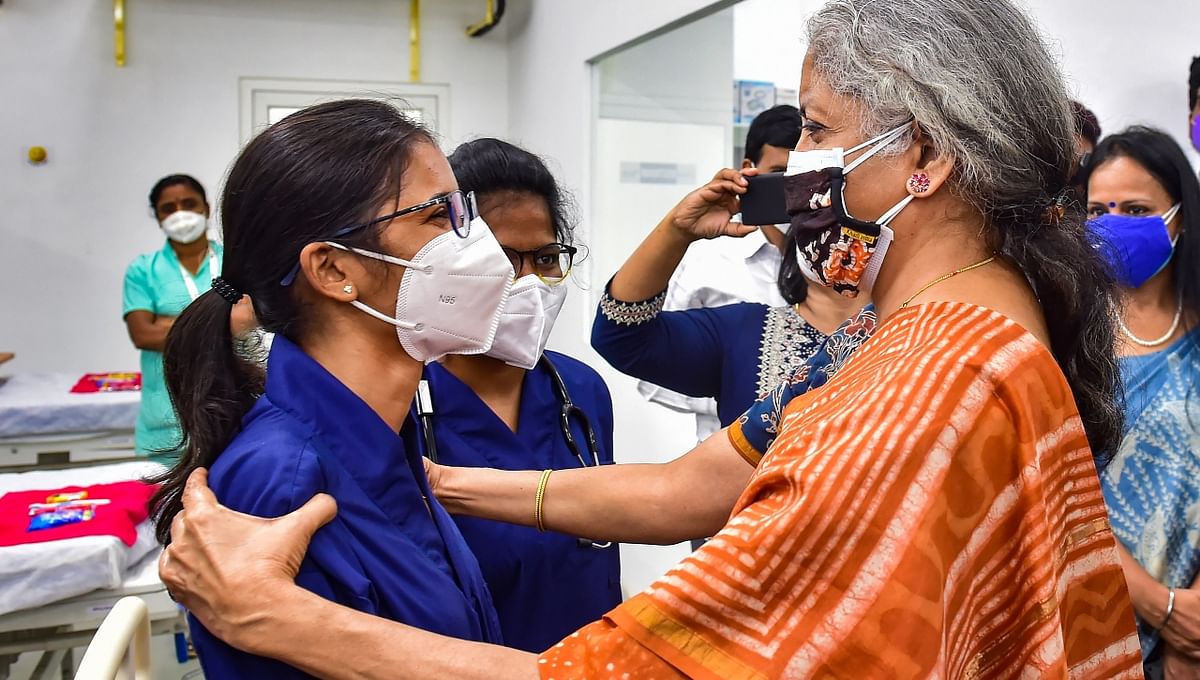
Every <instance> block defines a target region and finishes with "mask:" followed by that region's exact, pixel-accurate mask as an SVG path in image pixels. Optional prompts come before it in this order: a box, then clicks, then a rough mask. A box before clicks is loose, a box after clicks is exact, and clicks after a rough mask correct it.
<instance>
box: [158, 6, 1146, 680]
mask: <svg viewBox="0 0 1200 680" xmlns="http://www.w3.org/2000/svg"><path fill="white" fill-rule="evenodd" d="M808 33H809V42H810V47H809V54H808V57H807V59H806V61H805V64H804V69H803V74H802V84H801V91H800V107H801V110H802V111H803V112H804V115H805V125H804V136H803V137H802V139H801V141H800V144H799V146H798V152H797V153H796V154H794V155H793V157H792V159H791V163H790V165H791V166H792V167H791V170H792V172H793V174H792V176H791V177H789V179H788V182H789V184H788V195H789V204H790V205H789V210H790V211H791V212H792V214H793V227H792V228H793V229H801V230H804V233H807V234H808V235H809V238H808V241H807V242H806V243H805V244H804V245H803V247H802V248H801V252H802V254H803V257H804V260H805V262H806V264H807V269H808V270H809V275H810V276H811V278H812V279H813V280H814V281H816V282H819V283H821V284H825V285H830V286H833V287H835V288H837V289H838V290H841V291H845V292H847V293H857V292H859V291H865V288H866V286H865V282H867V281H870V280H875V281H877V283H876V285H875V287H874V289H873V290H872V291H871V295H872V297H873V298H874V300H875V301H876V308H877V312H878V316H879V319H880V325H879V328H878V330H876V331H875V332H874V334H873V335H872V336H871V337H870V339H869V340H867V342H866V343H865V344H864V345H863V346H862V347H861V348H859V349H858V350H857V352H856V353H855V355H854V357H853V359H852V360H851V361H849V362H848V363H846V364H845V365H844V367H842V368H840V370H838V371H837V372H836V374H835V375H833V376H832V378H830V379H829V381H828V382H827V383H826V384H825V385H824V386H823V387H822V388H821V389H819V390H815V391H812V392H809V393H807V394H805V395H804V396H802V397H799V398H797V399H796V400H794V401H793V402H792V403H791V404H790V406H789V407H788V410H787V412H786V415H785V417H784V419H783V420H782V427H781V428H780V431H779V432H778V437H777V438H776V439H775V440H774V443H773V445H771V446H770V448H769V450H765V449H766V446H764V445H763V444H764V440H763V439H762V438H760V436H759V435H762V434H764V433H763V432H761V431H759V429H760V428H757V425H756V421H751V420H745V421H743V422H741V423H739V424H735V425H734V426H732V427H731V428H730V429H729V431H728V432H726V433H725V434H722V435H718V436H715V437H713V438H710V439H709V440H708V441H706V442H705V443H704V444H702V445H700V446H699V447H698V448H697V449H696V450H694V451H692V452H691V453H689V454H687V455H686V456H684V457H683V458H681V459H679V460H677V461H675V462H672V463H668V464H665V465H658V466H654V465H616V466H607V467H605V468H589V469H588V470H564V471H560V472H555V473H553V475H551V473H550V472H549V471H543V472H541V473H538V472H501V471H495V470H480V469H457V468H438V467H436V466H432V467H430V469H429V473H430V481H431V484H432V486H433V488H434V491H435V493H436V494H437V495H438V496H439V498H440V499H441V500H442V501H443V502H444V503H445V505H446V506H447V508H449V509H451V510H452V511H456V512H460V513H465V514H475V515H480V516H486V517H490V518H493V519H502V520H507V521H511V522H517V523H526V524H535V525H536V526H538V527H539V528H548V529H550V530H558V531H564V532H567V533H571V534H573V535H578V536H592V537H596V538H597V539H611V540H620V541H623V542H629V541H646V542H668V541H673V540H679V539H682V538H687V537H690V536H697V535H713V536H714V538H713V540H712V541H710V542H709V543H708V544H706V545H705V546H704V547H703V548H702V549H700V550H699V551H697V552H696V553H695V554H694V555H692V556H691V557H689V558H688V559H686V560H685V561H684V562H683V563H682V564H681V565H680V566H679V567H678V568H676V569H674V570H673V571H671V572H670V573H668V574H667V575H666V576H665V577H663V578H662V579H660V580H659V581H658V582H656V583H655V584H654V585H653V586H651V587H650V588H649V589H648V590H647V591H646V592H644V593H642V594H640V595H638V596H636V597H634V598H632V599H631V600H629V601H627V602H626V603H624V604H623V605H621V606H619V607H617V608H616V609H614V610H613V611H611V612H610V613H609V614H608V615H607V616H606V617H605V619H604V620H603V621H600V622H597V623H594V624H591V625H589V626H587V627H585V628H583V629H581V630H580V631H578V632H576V633H574V634H572V635H571V636H569V637H568V638H567V639H565V640H563V641H562V642H561V643H559V644H558V645H556V646H555V647H554V648H552V649H551V650H549V651H547V652H546V653H544V654H542V655H540V656H535V655H531V654H525V653H521V652H516V651H512V650H506V649H503V648H500V647H494V646H487V645H481V644H474V643H466V642H460V641H456V640H452V639H449V638H444V637H438V636H436V635H433V634H429V633H424V632H420V631H417V630H413V629H411V628H405V627H403V626H401V625H399V624H395V623H391V622H386V621H382V620H377V619H372V618H370V617H369V616H364V615H361V614H357V613H355V612H352V611H350V610H348V609H341V608H338V607H336V606H335V605H332V604H330V603H327V602H324V601H322V600H321V599H320V598H317V597H315V596H311V595H309V594H308V593H306V592H304V591H302V590H300V589H298V588H295V587H294V586H292V585H291V583H290V579H291V576H292V573H294V567H295V565H296V564H298V563H299V562H300V559H299V557H300V556H301V555H302V554H303V551H304V546H305V543H306V539H307V537H308V535H309V534H311V533H312V532H313V531H314V530H315V529H316V528H317V527H318V526H319V525H320V524H321V523H322V522H323V521H325V520H326V519H327V518H328V517H329V516H330V514H331V513H332V512H333V508H332V507H331V504H330V503H329V502H328V500H327V499H324V498H319V499H316V500H314V501H313V502H312V503H310V505H309V506H307V507H306V508H304V509H302V510H301V511H297V514H294V515H292V516H289V517H287V518H284V519H283V520H279V521H276V522H274V523H270V522H267V521H264V520H257V519H253V518H247V517H242V516H238V515H236V514H234V513H231V512H230V511H228V510H225V509H223V508H220V507H219V506H217V505H216V504H215V503H214V502H213V500H212V498H211V496H210V495H209V494H208V493H207V490H206V489H205V488H204V486H203V479H204V478H203V474H200V475H197V476H196V477H194V478H193V480H192V485H191V488H190V489H189V491H188V494H187V504H188V510H187V512H186V513H185V515H181V516H180V517H184V518H185V519H183V520H180V519H177V520H176V524H177V526H175V527H174V528H173V535H174V536H175V539H176V544H174V545H172V546H171V547H170V549H168V550H167V552H166V553H165V555H164V558H163V559H164V562H163V565H162V569H161V571H162V575H163V577H164V579H165V580H166V582H167V583H168V584H169V585H170V587H171V588H172V589H173V592H174V593H175V594H176V595H177V596H178V597H179V598H180V599H181V600H182V601H184V602H185V603H186V604H187V605H188V606H189V608H191V609H192V611H193V612H194V613H195V614H196V616H197V617H199V618H200V620H202V621H203V622H204V623H205V625H206V626H208V627H209V628H210V629H211V630H213V631H214V632H216V633H217V634H218V635H221V636H222V637H225V638H226V639H228V640H229V641H230V642H231V643H233V644H234V645H238V646H242V647H245V648H246V649H248V650H250V651H253V652H254V653H257V654H264V655H268V656H275V657H278V658H281V659H285V660H287V661H288V662H289V663H291V664H293V665H297V666H301V667H303V668H306V669H308V670H309V671H310V672H313V673H316V674H318V675H321V676H324V677H338V678H341V677H345V678H350V677H356V678H362V677H389V678H395V677H429V678H435V677H436V678H440V677H459V678H532V677H536V676H537V675H539V674H540V675H541V676H542V677H547V678H550V677H553V678H564V677H565V678H577V677H587V678H593V677H595V678H601V677H603V678H609V677H613V678H671V677H684V676H687V677H701V678H766V677H789V678H800V677H854V678H866V677H1016V676H1018V675H1031V676H1035V677H1105V678H1113V677H1138V676H1139V675H1140V673H1141V665H1140V655H1139V653H1138V642H1137V636H1136V633H1135V631H1134V624H1133V612H1132V608H1131V605H1130V603H1129V599H1128V596H1127V593H1126V590H1125V584H1124V578H1123V576H1122V572H1121V566H1120V563H1119V559H1118V555H1117V551H1116V547H1115V542H1114V540H1113V537H1112V534H1111V531H1110V529H1109V526H1108V522H1107V519H1106V515H1105V512H1104V504H1103V498H1102V496H1101V493H1100V488H1099V485H1098V482H1097V477H1096V471H1095V460H1094V457H1093V451H1095V452H1096V454H1097V455H1099V456H1103V455H1106V454H1109V453H1110V452H1111V451H1112V450H1113V449H1114V447H1115V446H1116V444H1117V440H1118V438H1119V433H1120V412H1119V410H1118V409H1117V408H1116V406H1115V405H1114V401H1115V400H1114V392H1115V389H1116V379H1117V373H1116V364H1115V360H1114V358H1113V354H1112V347H1113V344H1114V334H1113V323H1112V310H1113V303H1112V297H1111V293H1110V289H1111V282H1110V281H1109V280H1108V278H1107V276H1106V275H1105V273H1104V269H1103V265H1102V264H1101V263H1100V262H1099V261H1098V260H1097V258H1096V255H1095V254H1094V253H1093V252H1092V250H1091V249H1090V248H1089V247H1088V246H1087V245H1086V242H1085V240H1084V238H1083V232H1082V219H1081V215H1078V214H1075V213H1074V212H1072V210H1071V209H1069V208H1067V207H1064V204H1063V203H1062V202H1060V201H1056V198H1057V197H1058V196H1059V195H1062V194H1064V192H1066V190H1067V187H1068V183H1069V180H1070V178H1071V174H1072V172H1073V170H1074V168H1075V149H1074V144H1073V125H1072V120H1071V112H1070V108H1069V103H1068V98H1067V92H1066V88H1065V87H1064V85H1063V81H1062V78H1061V76H1060V74H1059V72H1058V71H1057V69H1056V67H1055V64H1054V62H1053V60H1052V58H1051V56H1050V54H1049V53H1048V51H1047V49H1046V47H1045V45H1044V44H1043V43H1042V42H1041V41H1040V40H1039V38H1038V37H1037V32H1036V29H1035V28H1034V26H1033V25H1032V23H1031V22H1030V21H1029V20H1028V18H1027V17H1026V16H1024V15H1023V14H1022V13H1021V11H1020V10H1018V9H1017V8H1016V7H1015V6H1014V5H1012V4H1011V3H1010V2H1008V1H1007V0H888V2H873V1H871V0H832V1H831V2H829V3H828V4H827V5H826V6H825V7H824V8H823V9H822V10H821V11H820V12H818V13H817V14H816V15H815V17H814V18H813V19H812V20H811V22H810V24H809V27H808ZM723 190H724V191H726V192H728V193H729V194H730V195H731V196H736V195H740V194H741V193H743V192H744V190H745V181H744V179H743V178H742V177H741V176H738V175H736V174H732V173H731V174H730V175H729V176H728V177H727V178H726V182H725V183H724V185H723ZM885 256H886V257H885ZM868 272H869V273H870V274H871V275H870V276H868V275H866V274H867V273H868ZM876 274H877V276H876ZM862 323H869V322H868V321H867V320H863V321H862ZM855 332H856V331H854V330H853V329H845V334H850V335H852V334H854V333H855ZM827 349H828V351H827V352H825V354H826V355H827V358H828V359H829V361H827V362H826V363H825V364H823V365H822V366H820V367H815V368H814V370H820V371H823V372H827V373H828V372H832V371H833V370H834V369H836V368H837V367H838V365H839V361H840V360H839V359H838V358H837V357H838V356H840V350H839V347H837V346H834V345H833V343H832V342H831V344H830V346H829V347H828V348H827ZM1076 405H1078V406H1076ZM766 434H768V435H771V436H774V434H775V433H772V432H767V433H766ZM1089 440H1090V442H1091V447H1089ZM762 453H765V456H764V455H762ZM731 511H732V512H731Z"/></svg>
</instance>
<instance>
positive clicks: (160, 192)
mask: <svg viewBox="0 0 1200 680" xmlns="http://www.w3.org/2000/svg"><path fill="white" fill-rule="evenodd" d="M150 210H151V212H152V213H153V214H154V217H155V219H156V220H157V221H158V225H159V227H160V228H161V229H162V231H163V235H164V236H166V238H165V239H164V241H165V243H163V247H162V248H159V249H158V250H156V251H154V252H152V253H144V254H142V255H138V256H137V258H135V259H134V260H133V262H131V263H130V264H129V267H128V269H126V270H125V287H124V288H125V290H124V301H123V311H122V313H123V314H124V316H125V327H126V329H127V330H128V331H129V339H130V340H132V341H133V345H134V347H137V348H138V349H139V350H141V365H142V394H141V401H142V404H141V409H140V410H139V411H138V419H137V426H136V429H135V430H134V436H133V442H134V446H135V447H136V449H137V452H138V454H139V455H143V456H152V457H154V458H155V459H157V460H159V461H160V462H163V463H166V464H167V465H170V464H172V463H174V461H175V457H176V456H177V455H178V451H177V449H178V448H179V444H180V441H181V437H180V433H179V424H178V422H176V420H175V411H174V409H172V408H171V399H170V397H168V396H167V386H166V383H165V382H164V381H163V360H162V351H163V347H164V346H165V345H166V341H167V332H168V331H170V330H171V326H172V325H173V324H174V323H175V319H176V317H178V316H179V314H180V312H182V311H183V308H184V307H187V306H188V305H189V304H191V302H192V300H195V299H196V298H198V297H200V294H201V293H203V292H205V291H206V290H208V289H209V286H210V285H211V283H212V280H213V277H216V276H220V274H221V244H219V243H217V242H215V241H211V240H209V238H208V213H209V208H208V196H207V195H206V194H205V192H204V187H203V186H202V185H201V184H200V182H199V181H197V180H196V178H194V177H192V176H190V175H168V176H166V177H163V178H162V179H160V180H158V182H156V183H155V184H154V187H153V188H152V189H151V190H150Z"/></svg>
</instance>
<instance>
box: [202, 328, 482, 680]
mask: <svg viewBox="0 0 1200 680" xmlns="http://www.w3.org/2000/svg"><path fill="white" fill-rule="evenodd" d="M242 426H243V429H242V430H241V432H239V433H238V435H237V436H236V437H235V438H234V440H233V441H232V442H231V443H230V445H229V446H228V447H227V448H226V449H225V451H224V452H223V453H222V454H221V455H220V457H219V458H218V459H217V461H216V463H215V464H213V466H212V472H211V475H210V477H209V483H210V485H211V486H212V489H213V491H214V492H215V493H216V495H217V498H218V499H219V500H220V501H221V503H223V504H225V505H227V506H229V507H231V508H233V509H235V510H240V511H242V512H246V513H250V514H253V515H258V516H262V517H277V516H279V515H283V514H285V513H287V512H290V511H292V510H294V509H296V508H297V507H299V506H301V505H303V504H304V502H305V501H307V500H308V499H310V498H311V497H312V496H313V494H316V493H318V492H325V493H328V494H330V495H332V496H333V497H334V498H335V499H336V500H337V503H338V514H337V518H336V519H334V520H333V521H332V522H330V523H329V524H328V525H326V526H325V527H324V528H322V529H321V530H320V531H318V532H317V533H316V535H315V536H314V537H313V541H312V544H311V545H310V546H309V548H308V554H307V555H306V557H305V559H304V563H303V564H302V565H301V566H300V574H299V576H298V577H297V578H296V582H297V583H298V584H300V585H301V586H302V587H304V588H307V589H308V590H311V591H313V592H314V593H317V594H318V595H321V596H322V597H324V598H326V599H329V600H332V601H334V602H338V603H340V604H343V605H346V606H348V607H352V608H354V609H357V610H359V611H363V612H366V613H368V614H373V615H375V616H381V617H385V618H388V619H392V620H395V621H400V622H402V623H406V624H409V625H412V626H416V627H418V628H423V629H425V630H429V631H433V632H435V633H441V634H443V635H449V636H452V637H456V638H461V639H464V640H476V641H484V642H495V643H499V642H501V641H502V640H501V635H500V627H499V623H498V622H497V620H496V613H495V610H494V609H493V607H492V600H491V597H490V596H489V595H488V591H487V586H486V584H485V583H484V581H483V576H482V575H481V573H480V571H479V563H478V562H476V561H475V557H474V556H473V555H472V554H471V550H470V548H468V547H467V544H466V542H465V541H464V540H463V537H462V535H461V534H460V533H459V532H458V529H457V527H456V526H455V525H454V522H453V521H452V520H451V519H450V516H449V515H448V514H447V513H446V511H445V510H444V509H443V508H442V506H441V505H440V504H439V503H438V502H437V501H436V500H435V499H434V497H433V495H432V494H431V493H430V491H429V485H428V482H427V480H426V478H425V470H424V466H423V464H422V458H421V454H420V452H419V450H418V447H417V446H416V442H415V437H414V436H413V435H412V432H413V428H411V427H410V426H409V423H406V425H405V427H404V429H403V430H402V431H401V433H400V435H399V436H398V435H397V434H396V433H395V432H393V431H392V430H391V429H390V428H389V427H388V425H387V424H386V423H385V422H384V421H383V420H382V419H380V418H379V416H378V415H377V414H376V413H375V412H374V411H373V410H372V409H371V408H370V407H369V406H367V404H366V403H365V402H363V401H362V400H361V399H359V398H358V396H356V395H355V394H354V393H353V392H351V391H350V390H349V389H348V388H347V387H346V386H345V385H343V384H342V383H341V382H339V381H338V380H337V378H335V377H333V376H332V375H330V374H329V373H328V372H327V371H326V370H325V369H324V368H322V367H321V366H320V365H319V364H317V362H315V361H313V360H312V359H311V358H310V357H309V356H308V355H306V354H305V353H304V352H303V351H302V350H301V349H300V348H299V347H297V346H296V345H295V344H293V343H292V342H290V341H288V339H287V338H284V337H282V336H277V337H276V338H275V342H274V344H273V346H272V348H271V355H270V359H269V362H268V369H267V388H266V394H265V395H264V396H263V397H262V398H260V399H259V400H258V402H257V403H256V404H255V405H254V407H253V408H252V409H251V410H250V412H249V413H248V414H247V415H246V417H245V419H244V420H243V422H242ZM426 498H427V499H428V505H427V504H426V501H425V499H426ZM191 626H192V634H193V637H194V641H195V645H196V650H197V652H198V653H199V656H200V662H201V664H202V665H203V667H204V673H205V675H206V676H207V677H210V678H255V679H257V678H301V677H309V676H307V675H305V674H304V673H302V672H301V671H299V670H297V669H295V668H292V667H290V666H287V665H286V664H283V663H280V662H278V661H275V660H272V659H266V658H262V657H256V656H251V655H249V654H245V653H243V652H240V651H238V650H236V649H234V648H232V647H230V646H228V645H226V644H224V643H223V642H221V641H220V640H218V639H217V638H215V637H213V636H212V635H211V634H210V633H208V631H206V630H205V629H204V628H203V626H201V625H200V623H199V622H198V621H196V620H195V619H192V620H191Z"/></svg>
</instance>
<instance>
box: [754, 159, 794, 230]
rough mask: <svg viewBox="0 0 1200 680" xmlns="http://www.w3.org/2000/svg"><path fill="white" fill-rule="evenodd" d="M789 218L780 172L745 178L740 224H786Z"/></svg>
mask: <svg viewBox="0 0 1200 680" xmlns="http://www.w3.org/2000/svg"><path fill="white" fill-rule="evenodd" d="M791 219H792V218H791V217H789V216H788V213H787V199H786V198H785V197H784V193H783V173H782V172H769V173H766V174H763V175H754V176H752V177H747V178H746V193H744V194H742V224H748V225H752V226H761V225H764V224H786V223H787V222H790V221H791Z"/></svg>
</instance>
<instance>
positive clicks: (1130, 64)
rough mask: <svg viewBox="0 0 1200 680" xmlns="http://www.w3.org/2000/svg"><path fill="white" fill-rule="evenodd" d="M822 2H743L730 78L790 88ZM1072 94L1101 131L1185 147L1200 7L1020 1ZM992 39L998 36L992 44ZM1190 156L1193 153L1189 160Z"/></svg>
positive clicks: (1149, 0)
mask: <svg viewBox="0 0 1200 680" xmlns="http://www.w3.org/2000/svg"><path fill="white" fill-rule="evenodd" d="M822 4H823V3H822V1H821V0H744V1H743V2H740V3H738V4H737V5H736V6H735V7H734V75H735V77H736V78H738V79H746V80H769V81H774V82H775V83H776V86H778V87H790V88H794V87H796V86H797V85H798V84H799V80H800V61H801V60H802V59H803V58H804V49H805V48H804V40H803V37H804V20H805V19H806V18H807V17H808V16H809V15H810V14H811V13H813V12H814V11H816V10H817V9H819V8H820V7H821V5H822ZM1023 4H1024V6H1025V7H1027V8H1028V9H1029V10H1030V12H1031V13H1032V14H1033V16H1034V18H1035V20H1036V21H1037V22H1038V23H1039V25H1040V26H1041V28H1042V31H1043V32H1044V33H1045V35H1046V36H1047V37H1048V38H1049V40H1050V42H1051V45H1052V48H1053V49H1054V51H1055V52H1056V53H1057V54H1058V56H1059V57H1060V59H1061V61H1062V66H1063V70H1064V71H1065V72H1066V74H1067V77H1068V80H1069V82H1070V84H1071V86H1072V90H1073V93H1074V94H1075V96H1076V97H1077V98H1078V99H1079V100H1080V101H1082V102H1083V103H1084V104H1086V105H1087V106H1088V107H1090V108H1091V109H1092V110H1093V111H1095V112H1096V115H1097V116H1099V118H1100V123H1101V125H1102V127H1103V128H1104V130H1105V132H1106V133H1111V132H1117V131H1119V130H1120V129H1121V128H1123V127H1125V126H1128V125H1132V124H1134V123H1140V124H1148V125H1153V126H1155V127H1159V128H1162V129H1163V130H1165V131H1167V132H1169V133H1171V134H1172V135H1174V136H1175V137H1176V139H1178V141H1179V143H1180V144H1181V145H1182V146H1183V147H1184V148H1185V149H1187V150H1189V151H1192V146H1191V143H1190V142H1189V140H1188V130H1187V115H1188V108H1187V76H1188V65H1189V64H1190V63H1191V60H1192V57H1193V56H1196V55H1200V39H1197V37H1196V27H1197V26H1200V2H1180V1H1179V0H1145V1H1144V2H1140V3H1137V4H1136V6H1134V5H1130V4H1129V3H1128V2H1122V1H1119V0H1100V1H1096V0H1024V3H1023ZM996 39H997V40H998V39H1000V38H996ZM1192 158H1193V159H1196V158H1197V156H1196V155H1195V154H1193V156H1192Z"/></svg>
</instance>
